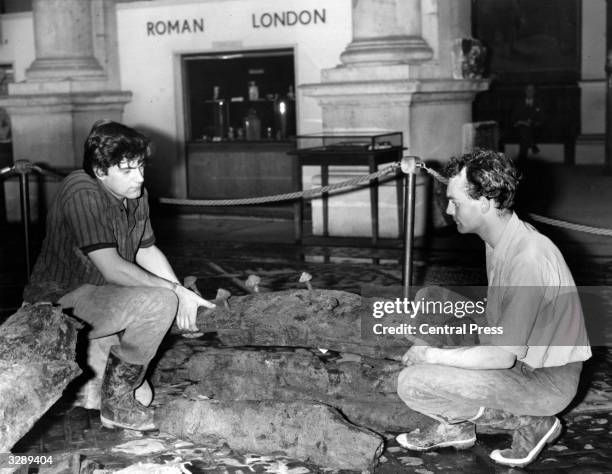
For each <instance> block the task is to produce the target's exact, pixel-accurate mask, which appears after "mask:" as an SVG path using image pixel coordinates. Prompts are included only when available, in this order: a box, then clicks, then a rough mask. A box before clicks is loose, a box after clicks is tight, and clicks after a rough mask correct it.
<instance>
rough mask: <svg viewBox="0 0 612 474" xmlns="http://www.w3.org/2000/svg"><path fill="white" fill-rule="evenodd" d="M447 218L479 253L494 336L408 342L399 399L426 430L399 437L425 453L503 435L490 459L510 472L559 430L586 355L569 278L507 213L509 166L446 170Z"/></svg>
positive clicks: (499, 162) (554, 253) (545, 246)
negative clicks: (503, 444)
mask: <svg viewBox="0 0 612 474" xmlns="http://www.w3.org/2000/svg"><path fill="white" fill-rule="evenodd" d="M446 172H447V176H448V177H449V178H450V180H449V183H448V188H447V197H448V199H449V203H448V208H447V210H446V212H447V213H448V214H449V215H450V216H452V217H453V219H454V220H455V222H456V224H457V229H458V230H459V232H460V233H475V234H477V235H478V236H479V237H480V238H481V239H482V240H483V241H484V242H485V248H486V267H487V268H486V269H487V276H488V288H487V302H486V318H487V322H488V324H489V326H490V327H499V328H502V329H503V333H502V334H496V335H488V336H487V335H482V334H481V335H480V336H479V337H480V343H479V344H478V345H472V346H461V347H443V348H437V347H430V346H425V345H413V346H412V347H411V348H410V349H409V350H408V351H407V352H406V354H404V356H403V362H404V363H405V364H406V366H407V367H406V368H405V369H404V370H403V371H402V372H401V373H400V375H399V379H398V394H399V396H400V398H401V399H402V400H403V401H404V402H405V403H406V404H407V405H408V406H409V407H410V408H412V409H414V410H416V411H418V412H420V413H423V414H425V415H427V416H429V417H431V418H433V419H434V420H436V423H434V424H433V425H432V426H430V427H428V428H425V429H423V430H415V431H413V432H411V433H404V434H401V435H399V436H398V437H397V441H398V442H399V443H400V445H402V446H404V447H405V448H408V449H411V450H416V451H426V450H429V449H434V448H439V447H444V446H453V447H456V448H460V449H464V448H469V447H471V446H473V445H474V443H475V442H476V430H475V427H476V426H486V427H489V428H494V429H505V430H511V431H512V433H513V435H512V445H511V447H510V448H509V449H504V450H495V451H493V452H492V453H491V458H492V459H493V460H495V461H496V462H497V463H500V464H504V465H508V466H525V465H527V464H529V463H530V462H532V461H533V460H534V459H535V458H536V457H537V456H538V454H539V453H540V451H541V450H542V448H543V447H544V445H545V444H546V443H552V442H553V441H554V440H555V439H556V438H557V437H558V436H559V435H560V433H561V423H560V421H559V419H558V418H557V417H556V416H555V415H556V414H558V413H559V412H561V411H562V410H563V409H564V408H565V407H567V406H568V404H569V403H570V402H571V400H572V399H573V398H574V395H575V394H576V390H577V387H578V381H579V378H580V372H581V369H582V362H583V361H585V360H587V359H588V358H589V357H590V356H591V349H590V346H589V342H588V338H587V333H586V328H585V324H584V318H583V314H582V309H581V306H580V301H579V299H578V295H577V291H576V287H575V284H574V280H573V278H572V275H571V273H570V271H569V269H568V267H567V265H566V263H565V261H564V259H563V256H562V255H561V253H560V252H559V249H558V248H557V247H556V246H555V245H554V244H553V243H552V242H551V241H550V240H549V239H548V238H547V237H545V236H544V235H542V234H540V233H539V232H538V231H537V230H535V229H534V228H533V227H532V226H531V225H529V224H527V223H525V222H523V221H522V220H520V219H519V218H518V217H517V216H516V214H515V213H514V212H513V211H512V210H511V209H512V205H513V202H514V193H515V191H516V188H517V185H518V173H517V170H516V168H515V165H514V163H513V162H512V160H510V159H508V158H506V156H505V155H504V154H502V153H497V152H493V151H476V152H474V153H471V154H467V155H464V156H462V157H459V158H453V159H452V160H451V162H450V163H449V164H448V166H447V169H446Z"/></svg>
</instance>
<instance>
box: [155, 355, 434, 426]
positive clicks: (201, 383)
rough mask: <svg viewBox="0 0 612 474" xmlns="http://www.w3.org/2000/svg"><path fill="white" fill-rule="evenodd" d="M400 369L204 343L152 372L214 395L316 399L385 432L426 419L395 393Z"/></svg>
mask: <svg viewBox="0 0 612 474" xmlns="http://www.w3.org/2000/svg"><path fill="white" fill-rule="evenodd" d="M163 360H164V356H162V358H161V360H160V365H161V366H163V365H164V364H163ZM402 368H403V366H402V364H401V363H399V362H395V361H390V360H385V359H372V358H367V357H361V356H352V357H344V358H338V357H336V358H325V357H319V356H318V355H316V354H313V352H311V351H309V350H305V349H298V350H290V349H277V350H244V349H238V348H225V349H220V348H214V347H209V348H206V349H205V350H203V351H199V352H195V353H193V354H192V355H191V356H189V357H188V358H187V359H186V360H184V361H182V362H181V364H180V366H178V367H176V366H174V367H173V368H171V369H169V370H167V371H163V370H159V369H158V370H156V372H155V374H154V377H155V378H157V380H158V381H159V382H163V383H179V382H183V381H196V382H198V384H197V385H195V386H194V387H192V391H194V392H195V394H198V395H204V396H206V397H208V398H212V399H216V400H278V401H292V400H310V401H318V402H322V403H325V404H327V405H331V406H334V407H335V408H337V409H338V410H340V411H341V412H342V413H343V414H344V415H345V416H346V418H347V419H348V420H349V421H351V422H352V423H354V424H356V425H359V426H364V427H366V428H369V429H372V430H374V431H377V432H386V431H404V430H409V429H413V428H416V427H418V426H422V422H424V421H427V420H426V419H425V417H424V416H423V415H421V414H419V413H416V412H414V411H412V410H410V409H409V408H408V407H407V406H406V405H405V404H404V402H402V401H401V399H400V398H399V397H398V396H397V375H398V373H399V372H400V371H401V369H402Z"/></svg>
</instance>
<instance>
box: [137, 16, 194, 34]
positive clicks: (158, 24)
mask: <svg viewBox="0 0 612 474" xmlns="http://www.w3.org/2000/svg"><path fill="white" fill-rule="evenodd" d="M203 32H204V18H191V19H186V18H184V19H182V20H159V21H147V36H164V35H184V34H191V33H203Z"/></svg>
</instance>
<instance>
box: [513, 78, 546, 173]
mask: <svg viewBox="0 0 612 474" xmlns="http://www.w3.org/2000/svg"><path fill="white" fill-rule="evenodd" d="M543 120H544V112H543V109H542V104H541V103H540V100H539V99H537V98H536V89H535V86H534V85H533V84H527V86H526V87H525V97H524V98H523V99H522V100H521V102H520V103H519V104H518V105H517V106H516V108H515V109H514V113H513V118H512V124H513V127H514V128H516V131H517V133H518V140H519V153H518V157H517V159H518V160H519V161H522V160H525V159H526V158H527V154H528V152H529V149H531V151H532V152H533V153H534V154H535V153H539V152H540V149H539V148H538V145H537V144H536V135H537V129H538V128H539V127H540V126H541V125H542V121H543Z"/></svg>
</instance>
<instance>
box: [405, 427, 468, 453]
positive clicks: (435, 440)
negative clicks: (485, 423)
mask: <svg viewBox="0 0 612 474" xmlns="http://www.w3.org/2000/svg"><path fill="white" fill-rule="evenodd" d="M395 439H396V441H397V442H398V443H399V445H400V446H402V447H404V448H406V449H410V450H411V451H429V450H430V449H436V448H447V447H453V448H457V449H468V448H471V447H472V446H474V444H476V430H475V429H474V424H473V423H469V422H463V423H457V424H453V425H451V424H449V423H433V424H432V425H430V426H428V427H427V428H423V429H421V428H417V429H416V430H413V431H411V432H410V433H402V434H400V435H398V436H397V437H396V438H395Z"/></svg>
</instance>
